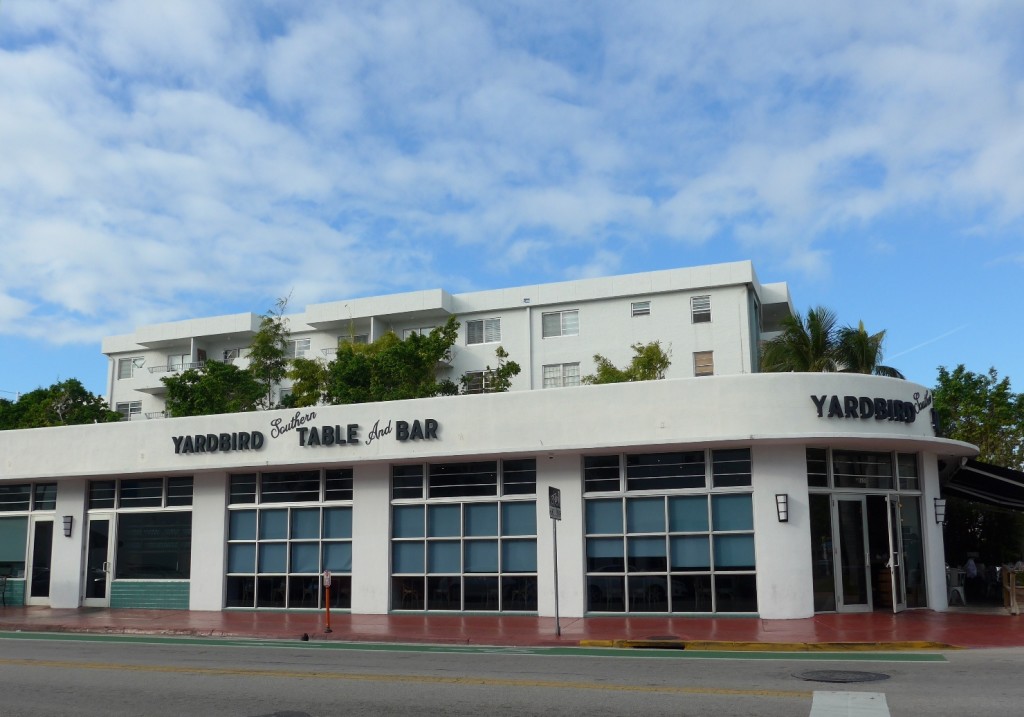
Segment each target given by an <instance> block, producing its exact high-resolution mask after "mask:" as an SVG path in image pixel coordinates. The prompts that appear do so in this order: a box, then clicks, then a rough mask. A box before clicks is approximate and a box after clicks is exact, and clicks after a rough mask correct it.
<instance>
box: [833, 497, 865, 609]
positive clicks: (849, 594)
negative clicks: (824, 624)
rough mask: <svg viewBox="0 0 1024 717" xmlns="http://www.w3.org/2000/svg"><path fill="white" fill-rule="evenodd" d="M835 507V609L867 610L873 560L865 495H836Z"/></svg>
mask: <svg viewBox="0 0 1024 717" xmlns="http://www.w3.org/2000/svg"><path fill="white" fill-rule="evenodd" d="M833 511H834V514H833V519H832V525H833V530H834V536H833V544H834V546H835V564H836V566H837V569H836V579H837V581H838V585H837V586H836V598H837V600H836V609H837V610H838V611H840V612H866V611H868V610H871V561H870V555H869V552H868V524H867V510H866V503H865V497H864V496H836V498H835V503H834V504H833Z"/></svg>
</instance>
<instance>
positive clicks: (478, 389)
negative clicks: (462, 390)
mask: <svg viewBox="0 0 1024 717" xmlns="http://www.w3.org/2000/svg"><path fill="white" fill-rule="evenodd" d="M491 380H492V374H491V373H490V372H488V371H467V372H466V376H465V386H466V393H488V392H489V391H490V390H491Z"/></svg>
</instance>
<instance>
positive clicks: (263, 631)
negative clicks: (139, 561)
mask: <svg viewBox="0 0 1024 717" xmlns="http://www.w3.org/2000/svg"><path fill="white" fill-rule="evenodd" d="M324 628H325V623H324V615H323V613H322V612H255V611H249V612H235V611H225V612H191V611H186V610H135V609H108V608H79V609H72V610H60V609H52V608H47V607H7V608H0V631H23V632H33V631H35V632H73V633H98V634H133V635H193V636H206V637H241V638H264V639H285V640H289V639H290V640H301V639H302V637H303V635H307V636H308V639H310V640H338V641H349V642H357V641H358V642H396V643H434V644H466V645H496V646H519V647H525V646H559V645H560V646H575V645H612V646H621V647H654V646H663V647H674V648H685V649H741V650H771V649H775V650H828V649H872V650H893V649H947V648H993V647H1024V616H1019V617H1015V616H1010V615H1007V614H1005V611H1001V610H999V609H992V610H990V611H986V612H973V611H972V612H968V611H965V610H956V611H949V612H944V613H940V612H934V611H931V610H908V611H906V612H903V613H900V614H898V615H894V614H892V613H884V612H871V613H859V614H842V615H841V614H832V613H829V614H820V615H816V616H814V617H813V618H805V619H799V620H762V619H759V618H750V617H713V618H706V617H589V618H585V619H583V618H562V620H561V636H560V637H559V636H556V635H555V621H554V619H553V618H543V617H529V616H479V615H439V614H436V613H434V614H429V615H410V614H398V615H351V614H347V613H341V614H339V613H332V615H331V628H332V631H331V632H330V633H327V632H325V629H324Z"/></svg>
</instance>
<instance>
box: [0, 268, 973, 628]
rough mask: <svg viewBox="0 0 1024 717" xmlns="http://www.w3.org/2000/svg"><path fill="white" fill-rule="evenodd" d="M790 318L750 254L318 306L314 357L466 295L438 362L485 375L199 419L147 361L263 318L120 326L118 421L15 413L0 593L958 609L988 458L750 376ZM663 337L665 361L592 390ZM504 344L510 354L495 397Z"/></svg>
mask: <svg viewBox="0 0 1024 717" xmlns="http://www.w3.org/2000/svg"><path fill="white" fill-rule="evenodd" d="M791 311H792V306H791V303H790V299H789V293H788V289H787V287H786V285H785V284H761V283H760V282H759V281H758V279H757V276H756V275H755V273H754V270H753V268H752V267H751V265H750V264H749V263H748V262H739V263H733V264H721V265H713V266H704V267H695V268H688V269H674V270H668V271H659V272H651V273H645V274H635V275H629V276H617V277H610V278H605V279H589V280H581V281H573V282H565V283H558V284H547V285H538V286H526V287H518V288H513V289H505V290H498V291H486V292H477V293H470V294H449V293H447V292H445V291H442V290H435V291H423V292H415V293H411V294H401V295H394V296H381V297H374V298H364V299H355V300H350V301H346V302H335V303H330V304H318V305H311V306H308V307H307V308H306V311H305V312H304V313H301V314H294V315H291V316H289V317H288V322H289V328H290V330H291V332H292V335H291V342H290V344H289V350H290V352H291V353H292V355H294V356H306V357H310V358H312V357H322V358H323V359H324V360H330V358H331V356H332V354H333V352H334V351H336V349H337V346H338V345H339V344H338V342H339V341H355V342H364V341H373V340H375V339H377V338H379V337H380V336H382V335H383V334H384V333H386V332H388V331H394V332H396V333H397V334H398V335H399V336H403V335H407V334H408V333H409V332H412V331H426V330H429V329H430V328H433V327H435V326H439V325H440V324H442V323H444V321H445V320H446V319H447V318H448V317H449V316H452V315H455V316H456V317H457V318H458V320H459V321H460V323H461V327H460V330H459V331H460V334H459V340H458V342H457V344H456V346H455V347H454V349H453V351H452V354H451V356H450V357H448V360H446V362H445V363H444V365H442V366H439V371H441V372H442V375H448V376H450V377H451V378H453V379H457V378H458V377H460V376H462V375H464V374H467V373H469V374H470V375H471V377H475V378H476V379H477V380H475V381H471V382H470V386H471V388H472V389H473V390H476V391H479V393H476V394H470V395H459V396H451V397H439V398H429V399H416V400H409V401H395V402H388V403H371V404H355V405H343V406H317V407H314V408H307V409H302V410H298V411H296V410H294V409H292V410H271V411H263V412H253V413H238V414H227V415H218V416H204V417H192V418H166V417H164V402H163V396H164V390H165V388H164V385H163V383H162V382H161V381H160V380H159V379H160V378H161V377H162V376H166V375H169V374H173V373H174V372H178V371H181V370H183V369H186V368H188V367H191V366H193V365H196V364H201V363H202V362H205V361H232V362H238V363H239V364H241V365H244V363H245V362H246V360H247V359H246V347H247V346H248V345H249V342H250V341H251V338H252V336H253V335H254V333H255V331H256V330H257V329H258V326H259V317H258V316H254V315H251V314H242V315H233V316H221V317H214V318H205V319H194V320H189V321H181V322H176V323H171V324H161V325H155V326H148V327H143V328H140V329H139V330H138V331H137V332H136V333H134V334H132V335H129V336H117V337H111V338H108V339H107V340H105V341H104V344H103V351H104V353H105V354H106V355H107V356H108V360H109V366H110V386H109V391H108V400H109V402H110V404H111V406H112V407H116V408H117V410H119V411H121V412H122V413H123V414H124V415H125V419H126V420H124V421H122V422H120V423H110V424H93V425H80V426H68V427H61V428H42V429H31V430H22V431H5V432H0V574H7V575H9V576H10V577H9V579H8V581H7V590H6V593H5V600H6V602H7V604H8V605H11V604H22V603H23V604H29V605H33V604H40V605H50V606H53V607H61V608H74V607H78V606H110V607H115V608H116V607H145V608H169V609H188V610H254V609H255V610H260V609H294V610H311V609H318V608H321V607H323V603H324V600H325V595H324V591H323V589H322V580H323V573H324V571H329V572H330V573H331V585H332V587H331V593H330V600H331V607H332V609H340V610H351V611H352V612H354V613H364V614H382V613H400V612H411V613H416V612H423V611H427V612H435V611H436V612H450V613H480V614H495V615H499V614H536V615H542V616H551V615H554V614H555V600H556V590H557V597H558V605H559V611H560V613H561V614H562V615H564V616H597V615H602V614H619V615H621V614H680V615H687V614H700V615H707V614H748V615H749V614H756V615H760V616H761V617H763V618H798V617H807V616H811V615H813V614H814V613H816V612H822V611H867V610H902V609H905V608H920V607H927V608H931V609H937V610H943V609H945V608H946V606H947V604H946V597H947V596H946V585H945V570H944V558H943V544H942V526H941V524H940V523H939V522H937V516H936V499H938V498H939V495H940V494H939V488H940V481H941V480H943V479H944V477H945V476H946V475H947V473H948V471H949V470H950V467H951V466H959V465H960V463H961V461H962V460H963V459H966V458H967V457H969V456H972V455H974V454H975V453H976V450H975V448H974V447H973V446H970V445H968V444H965V443H960V442H956V441H950V440H947V439H942V438H938V437H936V434H935V428H934V422H933V418H932V411H931V407H930V404H931V396H930V393H929V391H928V389H927V388H925V387H923V386H919V385H916V384H913V383H910V382H907V381H903V380H897V379H889V378H881V377H875V376H865V375H856V374H840V373H834V374H798V373H791V374H764V373H759V372H758V363H757V362H758V351H759V346H760V344H761V342H762V341H764V340H766V339H769V338H771V337H772V336H773V335H775V332H776V331H777V330H778V327H779V322H780V320H781V318H783V317H784V316H786V315H788V314H789V313H790V312H791ZM654 340H658V341H660V342H661V345H662V346H663V347H664V348H665V349H666V350H668V351H669V352H670V354H671V358H672V365H671V367H670V368H669V370H668V374H667V377H666V378H665V379H663V380H658V381H649V382H641V383H626V384H612V385H599V386H592V385H581V377H582V376H585V375H586V374H588V373H592V372H593V371H594V361H593V357H594V355H595V354H601V355H603V356H605V357H607V358H608V359H610V360H611V361H612V363H614V364H616V365H618V366H623V365H625V364H628V362H629V359H630V358H631V356H632V355H633V352H632V349H631V348H630V347H631V345H633V344H637V343H647V342H649V341H654ZM499 345H500V346H503V347H504V348H505V350H507V351H508V353H509V354H510V357H511V358H512V359H513V360H515V361H517V362H518V363H519V364H520V365H521V366H522V368H523V370H522V372H521V373H520V374H519V376H517V377H516V379H515V381H514V383H513V386H512V389H511V390H510V391H509V392H507V393H487V392H486V376H485V374H484V369H485V368H486V367H487V366H488V365H492V366H493V365H494V364H495V353H494V352H495V349H496V347H497V346H499ZM278 390H279V391H280V392H282V393H286V392H287V391H288V386H286V385H285V386H281V387H279V389H278ZM555 514H558V515H559V516H560V517H559V519H558V520H555V519H553V518H552V515H555ZM556 544H557V550H556V547H555V546H556ZM556 563H557V575H558V585H557V586H556V584H555V574H556V570H555V568H556Z"/></svg>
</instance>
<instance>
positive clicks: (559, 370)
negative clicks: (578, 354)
mask: <svg viewBox="0 0 1024 717" xmlns="http://www.w3.org/2000/svg"><path fill="white" fill-rule="evenodd" d="M579 385H580V365H579V363H556V364H550V365H548V366H545V367H544V388H561V387H562V386H579Z"/></svg>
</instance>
